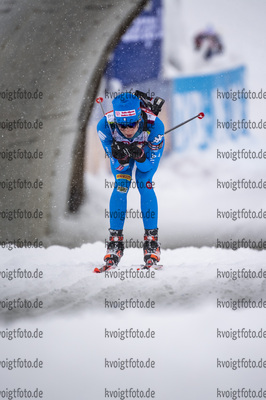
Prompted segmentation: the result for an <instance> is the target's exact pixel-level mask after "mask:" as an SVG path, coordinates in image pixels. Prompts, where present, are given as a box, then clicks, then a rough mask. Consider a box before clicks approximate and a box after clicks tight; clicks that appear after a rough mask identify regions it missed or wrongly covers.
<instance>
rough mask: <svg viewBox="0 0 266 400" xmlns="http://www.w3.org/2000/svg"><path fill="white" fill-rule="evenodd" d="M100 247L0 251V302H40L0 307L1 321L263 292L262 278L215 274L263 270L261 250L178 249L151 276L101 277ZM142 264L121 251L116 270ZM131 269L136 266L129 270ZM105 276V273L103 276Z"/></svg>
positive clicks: (135, 254)
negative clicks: (12, 275)
mask: <svg viewBox="0 0 266 400" xmlns="http://www.w3.org/2000/svg"><path fill="white" fill-rule="evenodd" d="M104 254H105V247H104V243H102V242H96V243H94V244H86V245H83V246H81V247H80V248H75V249H68V248H66V247H61V246H51V247H49V248H47V249H13V250H12V251H8V250H6V249H1V250H0V255H1V260H2V263H1V267H0V287H1V296H0V301H1V302H3V301H7V300H13V299H18V298H20V299H27V300H33V301H34V300H36V299H37V298H38V300H39V301H43V308H42V309H21V308H19V309H13V310H7V308H6V307H1V309H0V314H1V318H6V319H8V320H13V319H14V320H15V319H17V318H22V317H30V316H33V315H35V316H37V315H38V316H41V315H45V314H48V313H49V314H51V313H52V314H56V313H66V312H76V311H83V310H91V311H92V310H99V311H101V310H104V309H105V310H106V311H107V310H109V311H110V312H114V311H115V308H106V307H105V299H107V300H109V301H118V300H119V299H120V300H125V299H134V300H136V299H138V300H139V301H141V300H143V301H146V300H147V299H151V300H153V301H155V302H156V309H157V310H160V309H162V310H164V309H165V308H167V309H168V310H171V309H173V310H189V309H194V308H197V307H198V306H200V305H204V304H206V305H207V304H209V303H213V302H215V303H216V301H217V298H219V299H220V300H230V299H233V300H236V299H239V298H240V299H242V298H245V299H246V300H247V299H250V298H252V300H259V299H261V298H262V297H263V293H264V292H265V289H266V280H265V279H263V278H260V279H259V278H255V279H252V278H245V279H236V280H233V279H231V278H230V277H221V273H218V276H220V277H217V270H218V271H227V274H229V273H230V270H238V269H239V270H240V271H242V270H243V269H245V270H246V271H248V270H252V271H259V270H261V269H265V254H264V252H263V251H256V250H249V249H238V250H236V251H233V250H224V249H216V248H208V247H202V248H194V247H187V248H180V249H175V250H162V255H161V261H162V263H163V265H164V268H163V270H160V271H155V277H154V278H125V279H124V280H122V279H119V277H116V278H114V277H107V276H106V275H105V274H104V273H102V274H94V273H93V269H94V267H95V266H97V267H99V266H101V265H102V264H101V263H102V257H103V255H104ZM138 263H140V264H141V263H142V249H126V251H125V255H124V257H123V258H122V260H121V263H120V264H121V266H119V267H118V268H117V269H116V270H113V271H116V272H119V271H125V270H129V269H130V267H131V266H132V265H136V264H138ZM18 268H20V270H21V271H23V270H24V269H26V270H27V271H36V270H37V269H38V270H39V271H43V278H42V279H25V278H24V279H18V278H16V279H13V280H8V279H7V278H5V274H4V272H5V271H6V270H7V269H8V270H9V271H13V270H17V269H18ZM134 270H136V268H134ZM110 275H111V274H110V273H109V276H110Z"/></svg>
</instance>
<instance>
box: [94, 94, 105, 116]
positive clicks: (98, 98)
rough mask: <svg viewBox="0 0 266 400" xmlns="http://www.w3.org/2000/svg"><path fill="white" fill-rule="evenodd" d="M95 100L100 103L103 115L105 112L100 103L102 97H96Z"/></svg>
mask: <svg viewBox="0 0 266 400" xmlns="http://www.w3.org/2000/svg"><path fill="white" fill-rule="evenodd" d="M95 101H96V103H98V104H100V106H101V109H102V112H103V115H105V112H104V109H103V105H102V102H103V98H102V97H97V99H96V100H95Z"/></svg>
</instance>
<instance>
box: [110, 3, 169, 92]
mask: <svg viewBox="0 0 266 400" xmlns="http://www.w3.org/2000/svg"><path fill="white" fill-rule="evenodd" d="M161 44H162V6H161V0H152V1H150V3H149V4H148V6H146V8H145V10H144V11H143V12H142V13H141V14H140V15H139V17H138V18H136V19H135V20H134V21H133V23H132V25H131V26H130V27H129V28H128V30H127V31H126V33H125V34H124V35H123V36H122V38H121V41H120V43H119V44H118V45H117V47H116V48H115V51H114V53H113V55H112V57H111V61H110V62H109V63H108V65H107V69H106V77H107V79H108V80H110V79H113V78H115V79H118V80H119V81H120V82H121V83H122V85H123V86H128V85H131V84H135V83H140V82H144V81H145V80H148V79H152V78H157V77H158V76H159V73H160V70H161Z"/></svg>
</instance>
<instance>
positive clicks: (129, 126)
mask: <svg viewBox="0 0 266 400" xmlns="http://www.w3.org/2000/svg"><path fill="white" fill-rule="evenodd" d="M138 123H139V121H135V122H131V124H117V125H118V128H120V129H126V128H135V127H136V126H137V125H138Z"/></svg>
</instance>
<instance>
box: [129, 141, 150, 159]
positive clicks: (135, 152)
mask: <svg viewBox="0 0 266 400" xmlns="http://www.w3.org/2000/svg"><path fill="white" fill-rule="evenodd" d="M127 151H128V153H129V155H130V157H131V158H133V159H134V160H136V161H138V162H140V163H143V162H144V161H145V160H146V154H145V153H144V150H143V149H142V148H141V147H139V146H138V144H137V142H133V143H131V145H130V146H129V147H128V150H127Z"/></svg>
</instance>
